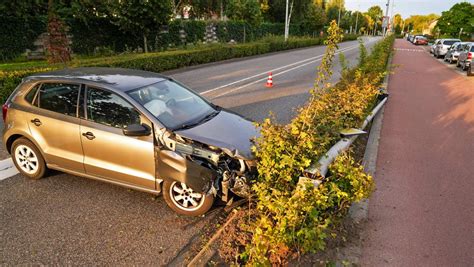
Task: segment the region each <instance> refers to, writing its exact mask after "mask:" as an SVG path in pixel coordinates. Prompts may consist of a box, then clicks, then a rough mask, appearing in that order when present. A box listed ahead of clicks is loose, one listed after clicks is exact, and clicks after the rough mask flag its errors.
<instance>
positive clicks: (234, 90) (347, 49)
mask: <svg viewBox="0 0 474 267" xmlns="http://www.w3.org/2000/svg"><path fill="white" fill-rule="evenodd" d="M357 47H359V45H356V46H351V47H347V48H344V49H341V50H338V52H336V53H335V55H337V54H340V53H343V52H347V51H349V50H353V49H355V48H357ZM318 57H319V58H318V59H315V60H311V61H310V62H306V63H304V64H301V65H298V66H296V67H293V68H290V69H287V70H284V71H282V72H278V73H276V74H273V77H277V76H279V75H282V74H285V73H287V72H290V71H293V70H296V69H299V68H301V67H304V66H306V65H309V64H313V63H315V62H318V61H321V60H322V55H321V56H318ZM265 80H267V77H265V78H261V79H258V80H256V81H253V82H250V83H247V84H244V85H242V86H239V87H237V88H234V89H232V90H229V91H226V92H223V93H221V94H218V95H216V96H214V97H212V99H215V98H218V97H221V96H224V95H228V94H230V93H233V92H236V91H239V90H241V89H243V88H245V87H247V86H250V85H253V84H256V83H258V82H263V81H265Z"/></svg>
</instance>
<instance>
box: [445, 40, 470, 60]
mask: <svg viewBox="0 0 474 267" xmlns="http://www.w3.org/2000/svg"><path fill="white" fill-rule="evenodd" d="M465 44H468V43H466V42H456V43H454V44H453V45H452V46H451V47H450V48H449V49H448V52H447V53H446V55H445V56H444V60H446V61H449V63H454V62H456V61H458V57H459V54H460V53H461V51H462V48H463V46H464V45H465Z"/></svg>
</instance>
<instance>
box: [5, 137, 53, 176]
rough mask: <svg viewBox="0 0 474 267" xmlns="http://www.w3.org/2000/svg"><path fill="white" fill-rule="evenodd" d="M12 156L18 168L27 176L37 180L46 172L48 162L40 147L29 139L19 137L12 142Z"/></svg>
mask: <svg viewBox="0 0 474 267" xmlns="http://www.w3.org/2000/svg"><path fill="white" fill-rule="evenodd" d="M11 151H12V158H13V163H14V164H15V166H16V168H17V169H18V170H19V171H20V172H21V173H22V174H23V175H25V176H28V177H29V178H31V179H34V180H37V179H40V178H42V177H43V176H44V175H45V173H46V164H45V161H44V159H43V156H42V155H41V153H40V152H39V150H38V148H37V147H36V146H35V145H34V144H33V143H32V142H31V141H30V140H28V139H26V138H19V139H17V140H15V141H14V142H13V144H12V150H11Z"/></svg>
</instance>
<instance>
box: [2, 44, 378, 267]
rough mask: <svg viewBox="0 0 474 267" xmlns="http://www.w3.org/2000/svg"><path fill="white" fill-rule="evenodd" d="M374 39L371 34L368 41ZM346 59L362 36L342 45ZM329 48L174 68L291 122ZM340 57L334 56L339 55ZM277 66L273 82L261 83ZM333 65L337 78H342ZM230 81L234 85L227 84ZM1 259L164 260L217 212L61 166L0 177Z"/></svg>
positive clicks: (179, 75)
mask: <svg viewBox="0 0 474 267" xmlns="http://www.w3.org/2000/svg"><path fill="white" fill-rule="evenodd" d="M376 40H377V39H376V38H370V39H368V40H366V41H367V42H368V43H367V46H368V47H371V46H372V45H373V44H374V43H375V41H376ZM340 48H341V49H342V51H344V52H343V53H344V55H345V57H346V59H347V60H348V62H349V64H350V65H352V64H355V63H356V62H357V57H358V42H357V41H351V42H345V43H343V44H341V45H340ZM324 49H325V48H324V47H312V48H307V49H299V50H292V51H286V52H281V53H274V54H270V55H266V56H259V57H253V58H248V59H244V60H238V61H233V60H231V61H225V62H220V63H214V64H209V65H205V66H201V67H199V68H190V69H183V70H178V71H173V72H171V73H170V75H171V76H173V77H174V78H175V79H177V80H179V81H181V82H183V83H184V84H186V85H188V86H190V87H191V88H193V89H195V90H196V91H198V92H200V93H201V94H203V95H204V96H205V97H207V98H208V99H210V100H211V101H213V102H214V103H216V104H218V105H221V106H223V107H226V108H229V109H231V110H233V111H235V112H238V113H240V114H242V115H244V116H246V117H248V118H251V119H254V120H262V119H263V118H265V117H267V115H268V113H269V111H273V112H274V114H275V115H276V117H277V119H278V120H279V121H280V122H288V121H289V120H290V119H291V117H292V116H293V115H294V110H295V108H296V107H297V106H299V105H302V104H303V103H304V102H305V101H306V99H307V97H308V93H307V92H308V90H309V89H310V88H312V86H313V81H314V78H315V71H316V67H317V66H318V65H319V63H320V58H321V56H322V54H323V53H324ZM336 62H337V60H336ZM268 71H273V77H274V80H273V81H274V84H275V86H274V87H273V88H271V89H269V88H266V87H265V86H264V84H265V79H266V78H267V76H266V74H267V72H268ZM339 72H340V67H339V65H338V64H337V63H336V64H335V66H334V76H333V78H332V81H333V82H335V81H337V80H338V79H339ZM229 84H230V85H229ZM0 214H1V217H0V240H1V242H0V265H5V264H7V265H18V264H28V265H30V264H59V265H66V264H74V265H77V264H81V265H104V264H110V265H112V264H121V265H132V264H133V265H143V264H147V265H152V264H153V265H164V264H167V263H169V262H170V261H171V260H172V259H173V258H174V257H175V256H176V254H177V253H179V251H180V250H181V249H182V248H183V247H184V246H185V245H186V244H187V243H188V242H189V240H190V239H191V238H192V237H193V236H195V235H199V234H200V232H201V230H202V228H203V226H204V225H205V224H207V223H212V216H207V217H204V218H190V217H183V216H178V215H176V214H175V213H173V212H172V211H171V210H170V209H168V208H167V206H166V204H165V202H164V201H163V199H162V198H161V197H158V198H154V197H153V196H151V195H149V194H147V193H142V192H137V191H132V190H128V189H124V188H121V187H118V186H115V185H110V184H106V183H101V182H97V181H94V180H89V179H85V178H80V177H76V176H72V175H68V174H63V173H57V172H55V173H53V174H52V175H51V176H49V177H47V178H45V179H41V180H39V181H31V180H28V179H26V178H25V177H23V176H21V175H15V176H13V177H10V178H7V179H5V180H1V181H0Z"/></svg>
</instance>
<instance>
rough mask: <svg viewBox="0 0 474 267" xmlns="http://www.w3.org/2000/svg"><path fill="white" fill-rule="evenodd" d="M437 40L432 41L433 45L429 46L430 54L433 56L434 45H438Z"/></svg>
mask: <svg viewBox="0 0 474 267" xmlns="http://www.w3.org/2000/svg"><path fill="white" fill-rule="evenodd" d="M439 40H440V39H436V40H435V41H434V43H433V44H432V45H431V46H430V54H433V53H434V50H435V47H436V45H437V44H438V42H439Z"/></svg>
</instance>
